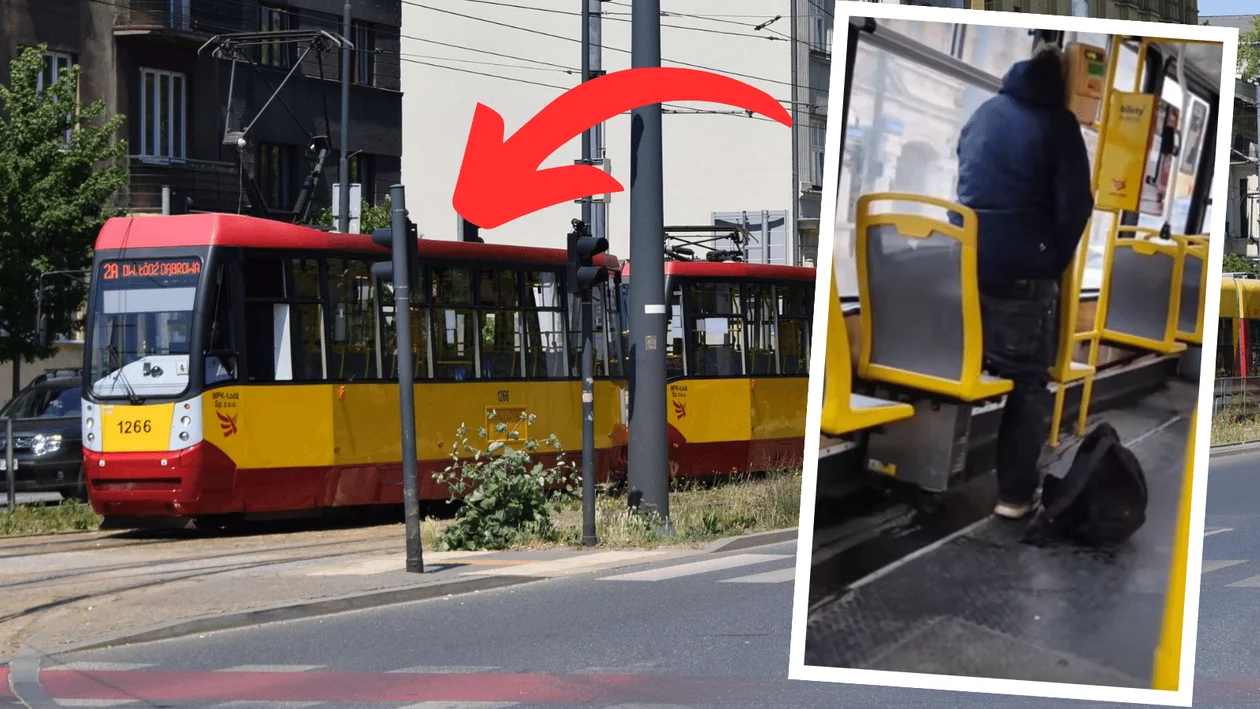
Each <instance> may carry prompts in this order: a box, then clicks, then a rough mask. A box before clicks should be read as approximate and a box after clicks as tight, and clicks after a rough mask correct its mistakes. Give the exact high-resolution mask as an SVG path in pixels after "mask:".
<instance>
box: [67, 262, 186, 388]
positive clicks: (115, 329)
mask: <svg viewBox="0 0 1260 709" xmlns="http://www.w3.org/2000/svg"><path fill="white" fill-rule="evenodd" d="M200 277H201V260H200V259H198V258H195V257H193V258H186V259H149V260H141V259H130V260H123V261H106V262H104V263H102V264H101V266H100V270H99V271H98V274H97V278H96V279H95V287H96V288H97V289H98V293H97V297H96V304H95V309H94V311H93V313H92V321H93V328H92V334H91V336H92V344H91V350H90V352H89V360H88V370H89V371H88V374H89V377H88V380H89V381H90V382H91V385H90V386H91V393H92V394H94V395H96V396H98V397H101V398H103V399H128V400H131V401H138V400H141V399H143V398H145V397H152V396H178V395H180V394H182V393H183V392H185V391H186V390H187V389H188V368H189V354H190V351H191V334H192V322H193V307H194V302H195V301H196V296H197V285H198V282H199V281H200Z"/></svg>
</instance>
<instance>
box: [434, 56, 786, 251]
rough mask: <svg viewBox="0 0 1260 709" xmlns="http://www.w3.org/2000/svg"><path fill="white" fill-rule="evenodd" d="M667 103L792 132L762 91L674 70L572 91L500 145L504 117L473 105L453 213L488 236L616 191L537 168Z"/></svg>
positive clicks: (592, 170) (628, 75) (572, 170)
mask: <svg viewBox="0 0 1260 709" xmlns="http://www.w3.org/2000/svg"><path fill="white" fill-rule="evenodd" d="M666 101H704V102H707V103H721V104H725V105H728V106H735V107H738V108H742V109H744V110H746V111H753V112H755V113H760V114H762V115H764V116H768V117H770V118H773V119H774V120H776V121H778V122H779V123H782V124H783V125H785V126H789V127H790V126H791V125H792V117H791V116H790V115H789V114H788V112H787V110H786V109H784V108H783V106H781V105H780V104H779V102H778V101H777V100H775V98H774V97H773V96H771V95H770V94H767V93H766V92H764V91H762V90H761V89H758V88H756V87H753V86H750V85H748V84H745V83H744V82H742V81H739V80H737V79H732V78H730V77H728V76H723V75H721V74H714V73H712V72H708V71H701V70H699V69H683V68H677V67H644V68H640V69H625V70H622V71H615V72H612V73H610V74H605V75H604V76H601V77H599V78H597V79H592V80H591V81H587V82H585V83H583V84H579V85H578V86H576V87H574V88H572V89H569V90H568V91H566V92H564V93H563V94H561V95H560V96H559V97H557V98H556V100H554V101H552V102H551V103H549V104H547V106H546V107H545V108H543V110H541V111H539V112H538V114H537V115H535V116H534V117H533V118H531V119H530V120H529V122H528V123H526V124H525V125H524V126H522V127H521V129H520V130H518V131H516V133H515V134H513V135H512V137H511V138H509V139H507V140H504V139H503V117H502V116H500V115H499V114H498V113H497V112H496V111H495V110H494V109H492V108H490V107H489V106H486V105H484V104H480V103H479V104H477V110H476V112H475V113H474V114H473V121H472V128H471V129H470V130H469V132H468V145H467V147H466V148H465V149H464V163H463V165H462V166H461V167H460V170H459V180H458V181H457V182H456V183H455V197H454V200H453V204H454V206H455V211H456V212H458V213H459V214H460V215H461V216H463V217H464V218H465V219H467V220H468V221H470V222H472V223H474V224H476V225H477V226H479V227H481V228H483V229H493V228H495V227H498V226H502V225H503V224H506V223H507V222H510V221H512V220H513V219H516V218H518V217H522V216H524V215H526V214H529V213H531V212H536V211H538V210H540V209H545V208H547V207H550V206H552V205H556V204H560V203H562V202H571V201H573V200H576V199H581V198H583V197H589V196H591V195H596V194H601V193H605V192H621V191H623V190H624V189H625V188H624V187H622V186H621V183H620V182H618V181H617V180H614V179H613V178H612V176H611V175H609V174H608V173H606V172H604V171H603V170H600V169H599V168H596V167H593V166H590V165H565V166H563V167H553V168H548V169H546V170H539V169H538V167H539V165H541V164H542V161H543V160H545V159H546V158H547V157H548V156H549V155H551V154H552V153H554V152H555V151H556V150H557V149H559V148H560V146H561V145H564V144H565V143H567V142H569V141H570V140H572V139H573V138H574V137H576V136H577V135H579V134H580V133H582V131H584V130H586V129H588V128H590V127H592V126H594V125H596V124H598V123H603V122H604V121H607V120H608V119H610V118H612V117H614V116H617V115H620V114H622V113H624V112H626V111H628V110H631V109H634V108H638V107H639V106H647V105H649V104H653V103H664V102H666Z"/></svg>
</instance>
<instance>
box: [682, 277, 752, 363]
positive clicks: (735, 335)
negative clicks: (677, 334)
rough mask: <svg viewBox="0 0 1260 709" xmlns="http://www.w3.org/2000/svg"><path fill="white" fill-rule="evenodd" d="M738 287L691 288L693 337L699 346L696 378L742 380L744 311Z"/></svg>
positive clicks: (696, 285) (695, 285)
mask: <svg viewBox="0 0 1260 709" xmlns="http://www.w3.org/2000/svg"><path fill="white" fill-rule="evenodd" d="M740 306H741V303H740V286H739V284H736V283H693V284H691V307H692V310H693V313H694V314H693V316H692V318H691V336H692V342H694V343H695V350H694V354H693V356H692V358H691V364H692V366H691V371H690V374H691V375H692V376H713V377H722V376H739V375H742V374H744V347H743V343H742V341H741V340H742V331H743V325H744V317H743V312H742V308H741V307H740Z"/></svg>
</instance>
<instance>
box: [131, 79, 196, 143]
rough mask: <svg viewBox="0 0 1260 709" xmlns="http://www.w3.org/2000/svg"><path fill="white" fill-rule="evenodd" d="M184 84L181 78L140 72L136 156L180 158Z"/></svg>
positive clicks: (184, 124)
mask: <svg viewBox="0 0 1260 709" xmlns="http://www.w3.org/2000/svg"><path fill="white" fill-rule="evenodd" d="M186 84H187V81H186V80H185V78H184V75H183V74H177V73H175V72H172V71H162V70H159V69H145V68H141V69H140V154H141V155H147V156H150V157H160V158H176V159H180V160H182V159H183V158H184V155H185V153H184V134H185V130H186V125H187V122H186V120H185V116H187V115H188V111H187V96H186V94H187V91H186Z"/></svg>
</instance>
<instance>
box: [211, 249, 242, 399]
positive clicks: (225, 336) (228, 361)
mask: <svg viewBox="0 0 1260 709" xmlns="http://www.w3.org/2000/svg"><path fill="white" fill-rule="evenodd" d="M218 276H219V279H218V285H217V286H216V288H215V292H214V295H213V296H212V300H211V301H210V302H211V308H212V309H211V312H212V313H213V314H212V315H211V316H210V328H209V331H208V332H207V339H206V348H205V349H206V352H205V367H204V369H205V382H206V384H207V385H210V384H218V383H220V382H229V381H234V380H235V379H236V376H237V372H238V369H237V355H238V350H237V348H236V330H235V328H233V326H232V325H233V323H232V287H231V284H230V283H229V281H228V268H227V266H220V267H219V274H218Z"/></svg>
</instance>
